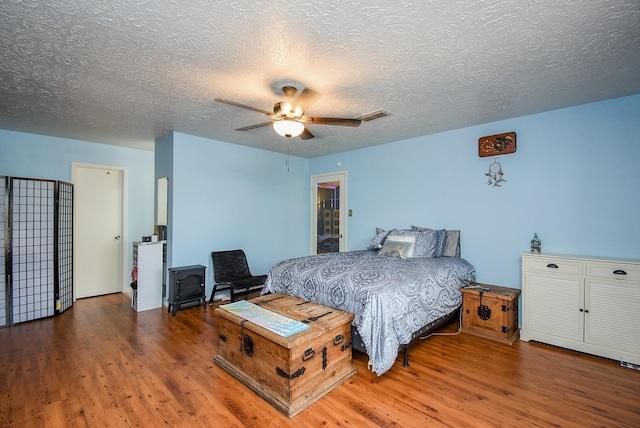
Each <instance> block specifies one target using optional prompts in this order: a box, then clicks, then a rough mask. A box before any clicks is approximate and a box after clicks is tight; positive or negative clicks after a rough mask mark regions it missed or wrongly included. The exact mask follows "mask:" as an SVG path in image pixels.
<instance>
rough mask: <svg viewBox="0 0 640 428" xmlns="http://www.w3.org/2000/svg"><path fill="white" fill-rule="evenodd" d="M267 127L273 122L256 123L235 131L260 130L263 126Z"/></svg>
mask: <svg viewBox="0 0 640 428" xmlns="http://www.w3.org/2000/svg"><path fill="white" fill-rule="evenodd" d="M267 125H273V121H271V122H264V123H257V124H255V125H249V126H245V127H242V128H238V129H236V131H249V130H250V129H256V128H262V127H263V126H267Z"/></svg>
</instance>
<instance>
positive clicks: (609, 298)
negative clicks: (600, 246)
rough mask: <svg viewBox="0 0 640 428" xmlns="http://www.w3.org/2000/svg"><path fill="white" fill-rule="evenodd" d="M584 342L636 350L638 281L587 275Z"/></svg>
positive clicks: (638, 347)
mask: <svg viewBox="0 0 640 428" xmlns="http://www.w3.org/2000/svg"><path fill="white" fill-rule="evenodd" d="M585 285H586V287H585V294H586V296H585V308H587V309H588V310H589V312H588V313H586V315H585V317H586V318H585V342H586V343H591V344H594V345H598V346H603V347H606V348H611V349H615V350H619V351H623V352H631V353H634V354H640V317H639V316H638V310H639V308H640V283H636V282H631V281H611V280H603V279H591V278H587V279H586V281H585Z"/></svg>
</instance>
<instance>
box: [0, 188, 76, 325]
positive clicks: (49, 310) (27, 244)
mask: <svg viewBox="0 0 640 428" xmlns="http://www.w3.org/2000/svg"><path fill="white" fill-rule="evenodd" d="M0 248H4V257H0V327H6V326H11V325H13V324H18V323H22V322H26V321H32V320H36V319H40V318H45V317H50V316H53V315H59V314H61V313H62V312H64V311H65V310H67V309H68V308H70V307H71V306H72V305H73V184H70V183H65V182H62V181H54V180H43V179H34V178H16V177H2V176H0Z"/></svg>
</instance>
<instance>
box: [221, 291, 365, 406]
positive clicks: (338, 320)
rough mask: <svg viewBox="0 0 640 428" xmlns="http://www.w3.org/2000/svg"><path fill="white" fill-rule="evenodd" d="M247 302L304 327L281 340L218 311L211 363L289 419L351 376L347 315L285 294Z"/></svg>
mask: <svg viewBox="0 0 640 428" xmlns="http://www.w3.org/2000/svg"><path fill="white" fill-rule="evenodd" d="M249 302H250V303H252V304H255V305H257V306H258V307H259V308H262V309H266V310H268V311H271V312H275V313H276V314H280V315H283V316H284V317H286V318H288V319H292V320H297V321H300V322H302V323H304V324H306V325H308V326H309V328H308V329H306V330H304V331H301V332H298V333H295V334H293V335H291V336H289V337H283V336H281V335H280V334H277V333H274V332H273V331H270V330H269V329H267V328H265V327H263V326H261V325H259V324H260V321H259V320H258V321H249V320H247V319H245V318H243V317H242V316H239V315H236V314H235V313H232V312H229V311H228V310H225V309H224V307H220V308H217V309H216V310H215V313H216V315H217V320H218V326H219V327H218V329H219V342H218V355H216V356H215V358H214V361H215V362H216V364H218V365H219V366H220V367H222V368H223V369H225V370H226V371H227V372H229V373H230V374H231V375H233V376H234V377H235V378H236V379H238V380H239V381H240V382H242V383H243V384H244V385H246V386H248V387H249V388H251V389H252V390H253V391H254V392H255V393H257V394H258V395H260V396H261V397H262V398H263V399H265V400H266V401H267V402H269V403H270V404H271V405H273V406H274V407H275V408H276V409H278V410H280V411H281V412H282V413H284V414H285V415H287V416H288V417H293V416H295V415H296V414H298V413H300V412H301V411H302V410H304V409H305V408H307V407H308V406H310V405H311V404H313V403H314V402H315V401H317V400H318V399H320V398H321V397H322V396H324V395H325V394H326V393H328V392H329V391H331V390H333V389H334V388H335V387H337V386H338V385H340V384H341V383H342V382H344V381H345V380H347V379H348V378H350V377H351V376H353V375H354V374H355V373H356V369H355V367H354V366H353V365H352V363H351V320H352V319H353V315H352V314H350V313H347V312H342V311H339V310H336V309H332V308H327V307H325V306H321V305H318V304H315V303H311V302H308V301H306V300H302V299H298V298H296V297H292V296H287V295H284V294H269V295H266V296H261V297H258V298H256V299H252V300H250V301H249ZM228 306H231V305H228ZM263 325H264V324H263Z"/></svg>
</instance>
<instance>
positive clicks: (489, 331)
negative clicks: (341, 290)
mask: <svg viewBox="0 0 640 428" xmlns="http://www.w3.org/2000/svg"><path fill="white" fill-rule="evenodd" d="M470 286H471V287H470V288H469V287H463V288H461V289H460V291H461V292H462V331H464V332H465V333H471V334H475V335H476V336H482V337H486V338H488V339H493V340H497V341H499V342H503V343H508V344H509V345H511V344H513V342H514V341H515V340H516V339H517V338H518V295H519V294H520V290H517V289H515V288H508V287H499V286H497V285H489V284H480V283H472V284H470Z"/></svg>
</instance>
